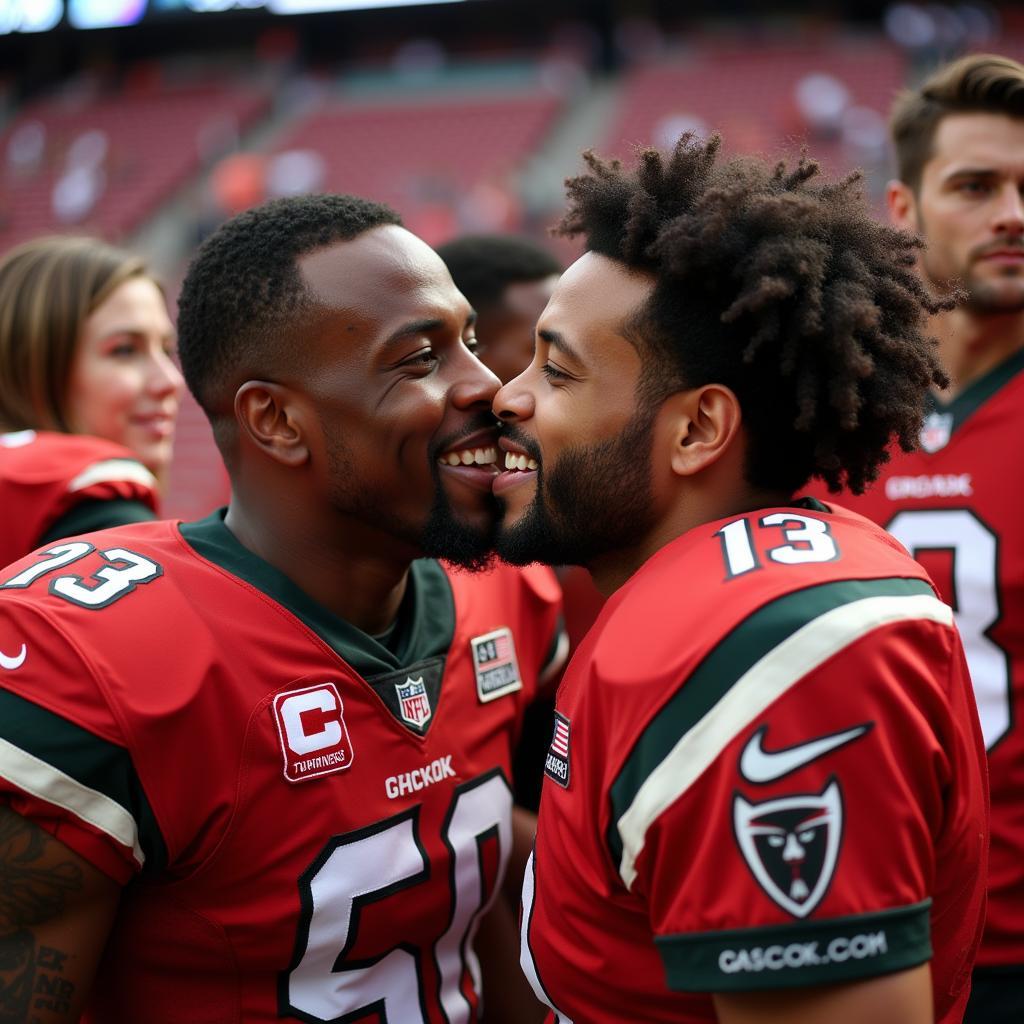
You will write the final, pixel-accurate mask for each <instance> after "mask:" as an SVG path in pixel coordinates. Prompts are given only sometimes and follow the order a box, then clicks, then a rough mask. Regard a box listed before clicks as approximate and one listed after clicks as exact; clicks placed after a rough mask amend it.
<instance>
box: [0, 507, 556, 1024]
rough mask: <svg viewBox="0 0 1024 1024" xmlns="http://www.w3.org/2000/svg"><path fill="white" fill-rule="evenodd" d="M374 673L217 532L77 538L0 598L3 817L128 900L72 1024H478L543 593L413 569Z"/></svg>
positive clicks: (504, 574) (366, 650)
mask: <svg viewBox="0 0 1024 1024" xmlns="http://www.w3.org/2000/svg"><path fill="white" fill-rule="evenodd" d="M406 600H407V601H410V602H411V604H412V607H408V608H407V609H406V614H404V615H402V616H400V621H401V622H403V623H404V625H403V626H402V628H401V630H400V635H399V636H398V637H396V638H395V639H394V640H393V641H392V642H391V643H389V646H388V647H385V646H383V645H382V644H381V643H378V642H377V641H376V640H374V639H373V638H371V637H369V636H367V635H366V634H364V633H361V632H360V631H358V630H356V629H354V628H353V627H351V626H349V625H348V624H347V623H344V622H342V621H341V620H339V619H337V618H336V617H334V616H332V615H331V614H330V613H328V612H327V611H326V610H324V609H323V608H321V607H320V606H318V605H316V604H315V603H314V602H312V601H311V600H310V599H309V598H308V597H306V596H305V595H304V594H303V593H302V592H301V591H299V590H298V589H297V588H296V587H295V586H294V585H293V584H292V583H291V582H290V581H289V580H288V579H287V577H286V576H285V575H283V574H282V573H279V572H277V571H276V570H275V569H274V568H272V567H271V566H269V565H268V564H266V563H265V562H262V561H261V560H260V559H258V558H256V557H255V556H254V555H252V554H251V553H249V552H247V551H246V550H245V549H244V548H242V547H241V546H240V545H239V544H238V543H237V541H235V539H234V538H233V536H232V535H231V533H230V532H229V531H228V530H227V529H226V527H225V526H224V525H223V522H222V520H221V518H220V516H219V515H215V516H213V517H211V518H210V519H208V520H205V521H203V522H202V523H199V524H189V525H185V526H181V527H179V525H178V524H175V523H166V522H165V523H153V524H147V525H144V526H141V525H140V526H135V527H123V528H118V529H115V530H107V531H103V532H101V533H97V534H91V535H86V536H85V537H82V538H74V539H72V540H69V541H67V542H62V543H61V544H60V545H54V546H52V547H51V548H49V549H48V550H47V551H45V552H37V553H36V554H35V555H33V556H32V557H31V558H28V559H24V560H22V561H21V562H18V563H16V564H15V565H14V566H12V567H11V568H10V569H8V570H6V575H5V578H4V580H3V583H2V585H0V651H2V652H4V658H5V662H4V664H5V671H3V672H2V673H0V686H2V687H3V688H2V689H0V738H2V740H3V741H4V742H3V743H0V798H2V799H4V800H5V801H6V802H7V803H9V804H10V805H11V806H12V807H13V809H14V810H15V811H17V812H18V813H20V814H22V815H23V816H25V817H27V818H30V819H32V820H34V821H36V822H37V823H38V824H39V825H40V826H41V827H43V828H45V829H47V830H48V831H50V832H52V833H53V834H54V835H55V836H56V837H57V838H58V839H60V840H61V841H63V842H64V843H65V844H66V845H67V846H69V847H71V848H72V849H73V850H75V851H76V852H77V853H78V854H80V855H81V856H83V857H84V858H86V859H87V860H89V861H91V862H92V863H94V864H95V865H96V866H97V867H99V868H100V869H101V870H103V871H105V872H106V873H107V874H109V875H110V876H111V877H113V878H114V879H116V880H117V881H119V882H121V883H124V884H125V890H124V894H123V896H122V901H121V904H120V907H119V911H118V916H117V919H116V922H115V926H114V931H113V934H112V936H111V939H110V942H109V945H108V949H107V952H106V954H105V959H104V962H103V964H102V965H101V968H100V972H99V975H98V977H97V980H96V983H95V985H94V989H93V998H92V1001H91V1004H90V1009H89V1012H88V1013H87V1015H86V1019H94V1020H103V1021H107V1020H142V1019H144V1020H146V1021H147V1022H148V1024H169V1022H178V1024H185V1022H188V1024H194V1022H197V1021H217V1022H245V1024H250V1022H261V1021H273V1020H278V1019H281V1018H284V1019H287V1020H303V1021H336V1020H344V1021H347V1022H349V1021H351V1022H355V1021H359V1022H362V1021H376V1020H377V1019H378V1017H380V1019H384V1016H383V1015H386V1019H387V1020H390V1021H395V1022H401V1024H417V1022H428V1024H441V1022H446V1024H454V1022H464V1024H469V1022H475V1021H477V1020H478V1019H479V998H478V994H477V991H476V988H477V986H476V985H475V981H476V978H475V976H476V975H477V974H478V970H477V964H476V961H475V958H474V956H473V953H472V945H471V942H470V941H468V938H467V937H468V936H471V934H472V931H473V928H474V925H475V921H476V918H477V915H478V914H479V912H480V911H481V908H482V905H483V904H484V903H485V902H486V901H487V900H489V899H490V897H491V895H492V894H493V893H494V891H495V886H496V885H497V884H498V881H499V879H500V875H501V872H502V870H503V867H504V862H505V858H506V855H507V851H508V849H509V841H510V821H509V819H510V810H511V796H510V790H509V784H508V777H507V776H508V772H509V763H510V751H511V747H512V744H513V742H514V739H515V736H516V731H517V728H518V723H519V720H520V717H521V712H522V710H523V706H524V705H525V703H526V702H527V701H528V700H530V699H531V698H532V696H533V694H534V691H535V688H536V685H537V681H538V677H539V675H540V673H541V672H542V671H543V670H544V669H545V667H551V666H552V665H553V659H555V658H556V657H557V654H556V651H557V650H558V648H559V644H558V643H557V641H558V639H559V636H560V628H559V626H558V625H557V621H558V604H559V598H558V590H557V584H556V582H555V580H554V577H553V575H552V574H551V573H550V571H549V570H537V569H531V570H527V571H518V570H512V569H508V568H504V567H503V568H499V569H497V570H495V571H493V572H491V573H487V574H482V575H478V576H475V575H471V574H468V573H463V572H455V571H449V570H447V569H445V568H444V567H443V566H442V565H440V564H439V563H437V562H434V561H428V560H423V561H420V562H417V563H414V565H413V567H412V570H411V573H410V579H409V593H408V594H407V598H406Z"/></svg>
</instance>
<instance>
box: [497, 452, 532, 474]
mask: <svg viewBox="0 0 1024 1024" xmlns="http://www.w3.org/2000/svg"><path fill="white" fill-rule="evenodd" d="M505 468H506V469H514V470H519V471H520V472H525V471H526V470H528V469H537V462H536V460H534V459H531V458H528V457H527V456H526V455H517V454H516V453H515V452H505Z"/></svg>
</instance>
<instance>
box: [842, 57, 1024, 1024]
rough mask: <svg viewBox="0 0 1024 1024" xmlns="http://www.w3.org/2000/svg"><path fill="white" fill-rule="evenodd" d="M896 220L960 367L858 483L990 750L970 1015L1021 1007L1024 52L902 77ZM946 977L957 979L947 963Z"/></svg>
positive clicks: (892, 199) (855, 503)
mask: <svg viewBox="0 0 1024 1024" xmlns="http://www.w3.org/2000/svg"><path fill="white" fill-rule="evenodd" d="M891 130H892V137H893V142H894V145H895V150H896V159H897V164H898V174H899V178H898V179H897V180H896V181H893V182H891V183H890V185H889V190H888V205H889V213H890V217H891V219H892V221H893V222H894V223H895V224H897V225H899V226H900V227H904V228H909V229H910V230H912V231H916V232H918V233H919V234H920V235H921V236H922V238H923V241H924V243H925V248H924V249H922V251H921V253H920V256H919V259H918V269H919V271H920V273H921V276H922V277H923V279H924V281H925V283H926V284H927V285H928V286H929V287H930V288H931V289H933V290H934V291H936V292H939V293H949V292H950V291H951V290H952V289H953V288H954V287H958V288H959V289H961V291H962V292H963V294H964V296H965V297H964V301H963V302H961V303H960V304H959V305H958V306H957V307H956V308H955V309H952V310H948V311H943V312H940V313H938V314H936V315H934V316H933V317H932V319H931V331H932V333H933V334H934V335H935V336H936V337H937V338H938V342H939V356H940V359H941V362H942V364H943V366H944V369H945V370H946V373H947V374H948V375H949V377H950V378H951V385H950V387H949V390H948V391H944V392H942V393H941V394H934V395H933V396H932V406H931V410H930V413H929V415H928V416H927V418H926V420H925V425H924V429H923V430H922V433H921V439H920V440H921V446H920V450H919V451H916V452H913V453H911V454H909V455H904V454H902V453H897V454H896V455H894V457H893V459H892V461H891V462H890V463H889V464H888V465H887V466H886V467H884V469H883V471H882V474H881V476H880V477H879V480H878V482H877V484H876V485H875V486H874V488H873V489H872V490H871V491H869V492H868V493H867V494H866V495H865V496H864V497H863V498H862V499H857V498H854V497H852V496H850V495H844V497H843V499H842V501H843V503H844V504H846V505H848V506H849V507H851V508H854V509H855V510H857V511H859V512H862V513H865V514H866V515H869V516H870V517H872V518H873V519H875V520H876V521H877V522H879V523H881V524H882V525H883V526H885V527H887V528H888V529H889V530H890V531H891V532H892V533H893V534H894V535H895V536H896V537H897V538H898V539H899V540H900V541H902V542H903V544H904V545H905V546H906V547H907V548H908V549H909V550H910V551H911V553H912V554H914V556H915V557H916V558H918V560H919V561H921V562H922V563H923V564H924V565H925V567H926V568H927V569H928V571H929V574H930V575H931V577H932V578H933V579H934V580H935V581H936V583H937V584H938V585H939V588H940V590H941V592H942V594H943V597H944V599H945V600H946V601H947V602H949V604H951V605H952V606H953V608H954V609H955V611H956V616H957V624H958V626H959V628H960V633H961V635H962V637H963V641H964V647H965V649H966V652H967V659H968V662H969V665H970V669H971V676H972V680H973V684H974V691H975V696H976V698H977V703H978V711H979V717H980V719H981V725H982V730H983V732H984V735H985V744H986V748H987V750H988V760H989V773H990V781H991V794H992V839H991V855H990V866H989V872H990V874H989V900H988V919H987V924H986V929H985V935H984V938H983V941H982V945H981V951H980V954H979V956H978V962H977V963H978V966H977V967H976V969H975V972H974V987H973V994H972V997H971V1002H970V1004H969V1006H968V1010H967V1016H966V1017H965V1020H966V1021H968V1022H971V1024H980V1022H982V1021H984V1022H985V1024H1002V1022H1006V1024H1009V1022H1011V1021H1012V1022H1013V1024H1019V1022H1020V1021H1022V1020H1024V797H1022V794H1024V531H1022V530H1021V528H1020V514H1019V509H1020V507H1021V504H1022V502H1024V473H1022V472H1021V471H1020V463H1019V461H1017V460H1019V459H1020V454H1019V453H1020V451H1021V446H1022V442H1024V372H1022V371H1024V66H1022V65H1020V64H1018V63H1017V62H1016V61H1013V60H1009V59H1007V58H1005V57H998V56H993V55H991V54H982V55H975V56H970V57H964V58H962V59H960V60H957V61H954V62H953V63H951V64H948V65H946V66H944V67H942V68H940V69H938V70H937V71H936V72H935V73H934V74H933V75H932V76H931V77H930V78H928V79H927V80H926V81H925V82H924V83H923V84H922V85H920V86H919V87H918V88H917V89H914V90H912V91H907V92H905V93H903V94H902V95H901V96H900V97H899V98H898V99H897V101H896V103H895V105H894V108H893V113H892V120H891ZM950 980H951V981H952V980H953V979H950Z"/></svg>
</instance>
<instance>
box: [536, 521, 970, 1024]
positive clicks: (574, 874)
mask: <svg viewBox="0 0 1024 1024" xmlns="http://www.w3.org/2000/svg"><path fill="white" fill-rule="evenodd" d="M545 773H546V776H547V777H546V778H545V780H544V791H543V795H542V798H541V806H540V822H539V831H538V835H537V842H536V847H535V853H534V860H533V863H532V865H531V868H530V869H529V870H528V871H527V879H526V883H525V886H524V893H523V946H522V961H523V966H524V969H525V971H526V973H527V975H528V977H530V978H531V981H532V982H533V985H534V988H535V990H536V991H537V993H538V996H540V997H541V998H542V999H544V1000H545V1001H546V1002H547V1003H548V1004H549V1005H550V1006H551V1007H552V1008H553V1009H555V1011H556V1012H555V1014H554V1017H553V1019H554V1020H555V1021H558V1022H560V1024H563V1022H564V1024H568V1022H572V1021H575V1022H576V1024H582V1022H586V1024H621V1022H622V1021H627V1020H628V1021H630V1022H633V1024H648V1022H651V1024H653V1022H659V1024H660V1022H665V1024H668V1022H672V1024H697V1022H707V1021H714V1020H715V1019H716V1018H715V1013H714V1007H713V1002H712V999H711V995H710V994H711V993H727V992H741V991H747V990H763V989H774V988H783V987H790V988H793V987H805V986H815V985H823V984H831V983H839V982H843V981H848V980H853V979H857V978H866V977H872V976H875V975H881V974H885V973H888V972H892V971H896V970H901V969H904V968H908V967H912V966H914V965H917V964H921V963H924V962H926V961H929V960H930V961H931V970H932V978H933V983H934V993H935V1007H936V1014H937V1017H936V1019H937V1020H939V1021H942V1022H948V1024H952V1022H953V1021H959V1020H960V1018H961V1015H962V1013H963V1006H964V1003H965V1002H966V997H967V987H966V986H967V982H968V979H969V972H970V968H971V966H972V962H973V959H974V953H975V950H976V948H977V943H978V940H979V937H980V934H981V927H982V920H983V916H984V875H983V872H982V871H981V870H980V868H979V866H980V865H982V864H984V861H985V855H986V841H987V838H986V836H987V832H986V797H985V765H984V748H983V746H982V741H981V734H980V730H979V728H978V722H977V716H976V714H975V711H974V708H973V702H972V700H971V694H970V682H969V680H968V677H967V669H966V664H965V662H964V659H963V651H962V648H961V645H960V641H959V639H958V637H957V633H956V629H955V627H954V626H953V622H952V613H951V611H950V609H949V608H948V607H947V606H946V605H944V604H942V603H941V602H940V601H939V600H938V599H937V597H936V596H935V593H934V591H933V589H932V588H931V586H930V584H929V583H928V581H927V578H926V577H925V575H924V573H923V572H922V571H921V569H920V567H919V566H918V565H917V564H916V563H915V562H914V561H912V560H911V559H910V558H909V557H908V556H907V554H906V552H905V551H903V549H902V548H901V547H900V546H899V545H898V544H897V543H896V542H895V541H894V540H893V539H892V538H891V537H889V536H888V535H887V534H885V533H884V532H883V531H882V530H880V529H878V527H877V526H875V525H873V524H872V523H869V522H868V521H867V520H866V519H862V518H861V517H859V516H855V515H852V514H850V513H848V512H845V511H843V510H840V509H836V510H835V511H834V512H831V513H830V512H828V511H826V510H825V508H824V506H821V505H819V504H818V503H814V502H811V503H808V504H807V506H806V507H799V508H797V507H793V508H779V509H765V510H761V511H757V512H751V513H747V514H745V515H742V516H737V517H735V518H733V519H731V520H728V521H724V520H723V521H721V522H717V523H710V524H706V525H704V526H701V527H698V528H696V529H693V530H690V531H689V532H688V533H686V534H685V535H683V536H682V537H680V538H678V539H677V540H675V541H674V542H672V543H671V544H669V545H668V546H666V547H665V548H663V549H662V550H660V551H659V552H658V553H657V554H655V555H654V556H653V557H652V558H650V559H649V560H648V561H647V562H646V563H645V564H644V565H643V567H642V568H641V569H640V570H639V571H638V572H636V573H635V574H634V575H633V576H632V577H631V578H630V580H629V581H628V582H627V583H626V584H625V585H624V586H623V587H622V588H621V589H620V590H619V591H617V592H616V593H615V594H614V595H613V596H612V597H611V598H610V599H609V601H608V603H607V605H606V606H605V608H604V610H603V611H602V613H601V615H600V616H599V617H598V620H597V622H596V624H595V626H594V628H593V629H592V630H591V632H590V634H589V635H588V636H587V638H586V639H585V640H584V642H583V645H582V646H581V647H580V649H579V651H578V652H577V654H576V656H575V657H574V659H573V660H572V662H571V663H570V665H569V668H568V669H567V671H566V674H565V677H564V679H563V682H562V687H561V690H560V692H559V696H558V701H557V705H556V721H555V729H554V735H553V738H552V742H551V746H550V749H549V752H548V755H547V762H546V767H545Z"/></svg>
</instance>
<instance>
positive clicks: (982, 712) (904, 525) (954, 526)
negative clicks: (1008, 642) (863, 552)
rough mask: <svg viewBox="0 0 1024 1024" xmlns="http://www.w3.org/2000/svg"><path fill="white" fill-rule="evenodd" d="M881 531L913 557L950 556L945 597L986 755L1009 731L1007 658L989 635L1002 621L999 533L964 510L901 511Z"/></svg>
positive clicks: (1010, 696)
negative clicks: (922, 554) (925, 553)
mask: <svg viewBox="0 0 1024 1024" xmlns="http://www.w3.org/2000/svg"><path fill="white" fill-rule="evenodd" d="M886 529H887V530H888V531H889V532H890V533H891V534H892V535H893V536H894V537H895V538H896V539H897V540H898V541H899V542H900V543H901V544H902V545H903V546H904V547H905V548H906V549H907V551H909V552H910V554H911V556H912V557H914V558H916V557H917V554H918V552H920V551H949V552H951V553H952V557H953V573H952V582H953V593H952V594H949V595H947V596H948V598H949V603H950V604H951V605H952V606H953V613H954V615H955V617H956V627H957V630H958V631H959V633H960V639H961V641H962V642H963V645H964V653H965V654H966V656H967V665H968V668H970V671H971V685H972V686H973V688H974V701H975V704H976V705H977V707H978V719H979V721H980V722H981V732H982V735H983V736H984V738H985V749H986V750H989V751H991V750H992V748H993V747H995V745H996V744H997V743H999V741H1000V740H1002V739H1003V738H1004V737H1005V736H1006V734H1007V733H1008V732H1009V731H1010V729H1011V728H1012V727H1013V692H1012V691H1013V682H1012V676H1011V670H1010V655H1009V654H1008V653H1007V652H1006V651H1005V650H1004V649H1003V648H1002V647H1000V646H999V644H997V643H996V642H995V640H993V639H992V637H991V636H990V633H991V631H992V629H993V628H994V627H995V626H996V625H997V624H998V623H999V621H1000V619H1001V618H1002V608H1001V607H1000V600H999V599H1000V594H1001V593H1002V591H1001V589H1000V586H999V583H1000V580H999V535H998V534H997V533H996V532H995V530H993V529H992V528H991V527H990V526H988V525H987V524H986V523H984V522H983V521H982V520H981V519H980V518H979V516H978V514H977V513H976V512H974V510H973V509H969V508H942V509H937V508H928V509H904V510H903V511H901V512H897V513H896V515H894V516H893V517H892V519H890V520H889V523H888V524H887V525H886Z"/></svg>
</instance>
